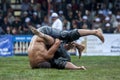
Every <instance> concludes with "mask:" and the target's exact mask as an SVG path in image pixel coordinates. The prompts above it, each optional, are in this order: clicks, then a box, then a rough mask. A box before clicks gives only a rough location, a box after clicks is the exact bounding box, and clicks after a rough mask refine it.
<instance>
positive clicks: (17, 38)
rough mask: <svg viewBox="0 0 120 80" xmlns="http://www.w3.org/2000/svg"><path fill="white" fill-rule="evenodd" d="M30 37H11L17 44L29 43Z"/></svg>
mask: <svg viewBox="0 0 120 80" xmlns="http://www.w3.org/2000/svg"><path fill="white" fill-rule="evenodd" d="M31 38H32V35H16V36H14V37H13V41H17V42H30V40H31Z"/></svg>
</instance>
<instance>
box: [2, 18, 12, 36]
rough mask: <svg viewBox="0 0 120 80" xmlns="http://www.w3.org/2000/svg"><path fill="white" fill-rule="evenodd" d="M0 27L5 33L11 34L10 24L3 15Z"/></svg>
mask: <svg viewBox="0 0 120 80" xmlns="http://www.w3.org/2000/svg"><path fill="white" fill-rule="evenodd" d="M2 29H3V31H4V32H5V33H6V34H11V25H10V23H9V22H8V18H7V17H5V18H4V22H3V24H2Z"/></svg>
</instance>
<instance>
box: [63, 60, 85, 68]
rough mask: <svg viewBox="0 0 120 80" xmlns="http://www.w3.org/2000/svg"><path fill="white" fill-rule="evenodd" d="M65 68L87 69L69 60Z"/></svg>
mask: <svg viewBox="0 0 120 80" xmlns="http://www.w3.org/2000/svg"><path fill="white" fill-rule="evenodd" d="M65 69H71V70H86V68H85V67H84V66H79V67H78V66H76V65H74V64H73V63H71V62H67V63H66V65H65Z"/></svg>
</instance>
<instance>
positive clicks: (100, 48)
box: [77, 34, 120, 56]
mask: <svg viewBox="0 0 120 80" xmlns="http://www.w3.org/2000/svg"><path fill="white" fill-rule="evenodd" d="M104 38H105V42H104V43H102V42H101V41H100V40H99V38H97V37H96V36H87V37H81V38H80V39H79V40H77V43H80V44H83V45H85V50H84V52H83V55H94V56H95V55H101V56H120V34H104ZM77 55H78V52H77Z"/></svg>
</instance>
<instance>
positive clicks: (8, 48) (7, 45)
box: [0, 35, 13, 56]
mask: <svg viewBox="0 0 120 80" xmlns="http://www.w3.org/2000/svg"><path fill="white" fill-rule="evenodd" d="M12 55H13V42H12V35H0V56H12Z"/></svg>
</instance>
